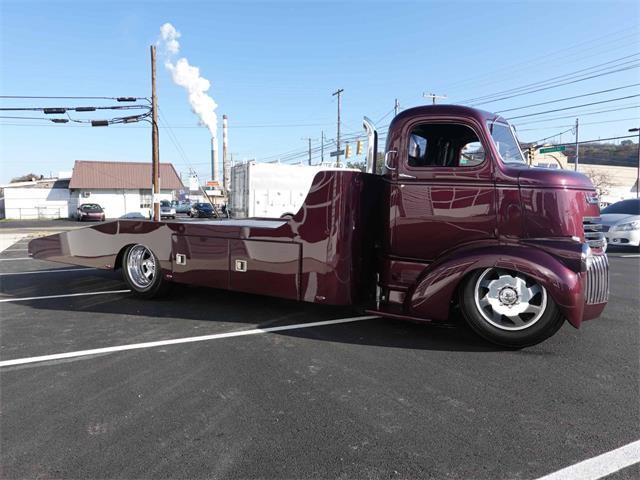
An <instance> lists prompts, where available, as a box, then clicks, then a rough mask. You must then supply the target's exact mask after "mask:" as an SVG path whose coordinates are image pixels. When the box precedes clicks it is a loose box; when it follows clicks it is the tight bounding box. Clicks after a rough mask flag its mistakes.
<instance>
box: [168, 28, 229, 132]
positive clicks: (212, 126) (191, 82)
mask: <svg viewBox="0 0 640 480" xmlns="http://www.w3.org/2000/svg"><path fill="white" fill-rule="evenodd" d="M180 36H181V35H180V32H178V31H177V30H176V29H175V27H174V26H173V25H171V24H170V23H165V24H164V25H162V27H160V42H159V43H160V45H161V47H163V49H164V52H165V55H166V58H165V62H164V66H165V68H166V69H167V70H168V71H169V73H170V74H171V78H172V80H173V83H175V84H176V85H179V86H181V87H182V88H184V89H185V90H186V91H187V95H188V96H189V104H190V105H191V110H192V111H193V113H195V114H196V115H198V118H199V119H200V123H201V124H202V125H204V126H206V127H207V128H208V129H209V132H211V136H212V137H213V138H216V139H217V134H216V132H217V129H218V116H217V115H216V108H218V104H217V103H216V102H215V100H214V99H213V98H212V97H211V96H209V95H208V94H207V92H208V91H209V88H211V82H210V81H209V80H207V79H206V78H204V77H202V76H201V75H200V69H199V68H198V67H194V66H193V65H189V61H188V60H187V59H186V58H178V59H177V60H175V61H174V58H175V56H176V55H177V54H178V53H179V52H180V42H178V39H179V38H180Z"/></svg>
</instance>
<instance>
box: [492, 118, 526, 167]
mask: <svg viewBox="0 0 640 480" xmlns="http://www.w3.org/2000/svg"><path fill="white" fill-rule="evenodd" d="M487 125H488V127H489V131H490V132H491V138H493V143H494V144H495V146H496V149H497V150H498V152H499V153H500V158H502V161H503V162H504V163H517V164H519V165H526V164H527V162H526V161H525V159H524V157H523V156H522V151H520V145H518V140H516V137H515V135H514V134H513V130H511V127H510V126H509V125H507V124H506V123H497V122H487Z"/></svg>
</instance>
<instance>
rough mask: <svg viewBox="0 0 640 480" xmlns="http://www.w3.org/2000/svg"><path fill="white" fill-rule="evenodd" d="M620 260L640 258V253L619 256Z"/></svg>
mask: <svg viewBox="0 0 640 480" xmlns="http://www.w3.org/2000/svg"><path fill="white" fill-rule="evenodd" d="M620 258H640V253H634V254H631V255H620Z"/></svg>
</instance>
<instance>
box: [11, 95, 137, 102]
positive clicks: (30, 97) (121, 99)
mask: <svg viewBox="0 0 640 480" xmlns="http://www.w3.org/2000/svg"><path fill="white" fill-rule="evenodd" d="M0 98H10V99H18V98H20V99H36V98H37V99H50V100H115V101H117V102H135V101H136V100H148V98H146V97H53V96H47V97H38V96H33V95H0Z"/></svg>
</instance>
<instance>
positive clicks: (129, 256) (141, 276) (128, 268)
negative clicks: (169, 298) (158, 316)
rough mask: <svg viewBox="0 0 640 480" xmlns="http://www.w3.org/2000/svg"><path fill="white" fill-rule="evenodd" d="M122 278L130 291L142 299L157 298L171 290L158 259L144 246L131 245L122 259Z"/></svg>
mask: <svg viewBox="0 0 640 480" xmlns="http://www.w3.org/2000/svg"><path fill="white" fill-rule="evenodd" d="M122 276H123V277H124V281H125V283H126V284H127V285H128V287H129V288H130V289H131V291H132V292H133V293H134V294H136V295H137V296H139V297H142V298H159V297H162V296H164V295H166V294H167V293H169V290H170V288H171V285H172V284H171V282H169V281H168V280H166V279H165V278H164V275H163V274H162V269H161V268H160V261H159V260H158V257H157V256H156V255H155V253H153V252H152V251H151V250H150V249H149V248H147V247H146V246H144V245H141V244H137V245H132V246H130V247H129V248H127V250H126V251H125V252H124V256H123V258H122Z"/></svg>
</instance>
